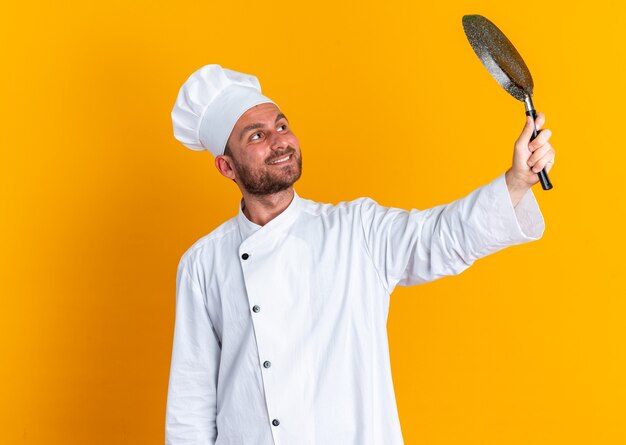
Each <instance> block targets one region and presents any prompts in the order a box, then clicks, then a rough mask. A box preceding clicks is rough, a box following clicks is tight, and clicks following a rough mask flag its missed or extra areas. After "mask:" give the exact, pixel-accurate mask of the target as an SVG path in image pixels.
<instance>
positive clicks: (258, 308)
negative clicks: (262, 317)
mask: <svg viewBox="0 0 626 445" xmlns="http://www.w3.org/2000/svg"><path fill="white" fill-rule="evenodd" d="M252 310H253V311H254V312H259V311H260V310H261V308H260V307H259V306H257V305H256V304H255V305H254V306H252Z"/></svg>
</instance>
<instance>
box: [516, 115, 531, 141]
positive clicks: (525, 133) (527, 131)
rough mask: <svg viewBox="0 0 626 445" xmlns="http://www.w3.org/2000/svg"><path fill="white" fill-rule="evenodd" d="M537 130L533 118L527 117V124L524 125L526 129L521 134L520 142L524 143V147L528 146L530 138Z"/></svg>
mask: <svg viewBox="0 0 626 445" xmlns="http://www.w3.org/2000/svg"><path fill="white" fill-rule="evenodd" d="M534 130H535V123H534V122H533V118H532V116H526V124H525V125H524V129H523V130H522V134H520V136H519V138H518V141H520V142H523V143H524V145H526V146H527V145H528V144H529V143H530V138H531V136H532V135H533V132H534Z"/></svg>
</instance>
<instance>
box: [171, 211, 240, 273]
mask: <svg viewBox="0 0 626 445" xmlns="http://www.w3.org/2000/svg"><path fill="white" fill-rule="evenodd" d="M238 237H239V229H238V226H237V217H233V218H231V219H229V220H228V221H226V222H224V223H222V224H221V225H220V226H218V227H216V228H215V229H214V230H213V231H211V232H210V233H208V234H206V235H204V236H203V237H201V238H199V239H198V240H196V241H195V242H194V243H193V244H192V245H191V246H189V247H188V248H187V250H186V251H185V252H184V253H183V254H182V256H181V257H180V261H179V267H189V266H191V265H192V264H193V263H197V262H198V261H200V260H201V259H202V258H207V257H212V256H213V254H214V253H215V252H217V251H219V250H221V249H223V248H224V247H225V246H228V245H231V244H234V243H235V242H236V239H238Z"/></svg>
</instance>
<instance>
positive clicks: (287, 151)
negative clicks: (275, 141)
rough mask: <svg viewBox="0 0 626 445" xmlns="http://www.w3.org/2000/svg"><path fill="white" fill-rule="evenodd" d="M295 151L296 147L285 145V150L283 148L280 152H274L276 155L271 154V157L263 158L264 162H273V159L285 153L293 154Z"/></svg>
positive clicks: (281, 156) (283, 155)
mask: <svg viewBox="0 0 626 445" xmlns="http://www.w3.org/2000/svg"><path fill="white" fill-rule="evenodd" d="M295 152H296V149H295V148H293V147H292V146H288V147H287V148H286V149H285V150H283V151H282V152H280V153H278V154H276V155H274V156H272V157H271V158H267V159H266V160H265V163H266V164H269V163H270V162H273V161H275V160H277V159H280V158H283V157H285V155H291V154H294V153H295Z"/></svg>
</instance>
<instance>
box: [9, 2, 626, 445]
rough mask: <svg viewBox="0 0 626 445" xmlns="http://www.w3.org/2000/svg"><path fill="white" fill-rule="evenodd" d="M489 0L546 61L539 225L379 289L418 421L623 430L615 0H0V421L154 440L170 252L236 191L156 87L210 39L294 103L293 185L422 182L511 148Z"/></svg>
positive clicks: (517, 107) (469, 174)
mask: <svg viewBox="0 0 626 445" xmlns="http://www.w3.org/2000/svg"><path fill="white" fill-rule="evenodd" d="M470 13H478V14H483V15H485V16H486V17H489V18H490V19H491V20H492V21H494V23H496V24H497V25H498V26H499V27H500V28H501V29H502V30H503V31H504V32H505V33H506V34H507V36H508V37H509V38H510V39H511V40H512V41H513V42H514V43H515V45H516V47H517V49H518V50H519V52H520V53H521V54H522V55H523V56H524V58H525V60H526V62H527V64H528V65H529V67H530V69H531V72H532V73H533V77H534V79H535V96H534V99H535V105H536V107H537V109H538V110H541V111H543V112H545V113H546V116H547V124H546V126H547V127H549V128H551V129H552V131H553V133H554V136H553V138H552V141H551V142H552V143H553V146H554V147H555V149H556V151H557V156H556V163H555V166H554V168H553V169H552V171H551V173H550V177H551V179H552V181H553V183H554V186H555V187H554V189H553V190H552V191H549V192H544V191H542V190H541V188H540V186H539V185H537V186H535V188H534V189H533V190H534V192H535V195H536V196H537V199H538V201H539V203H540V207H541V209H542V212H543V215H544V217H545V220H546V231H545V234H544V237H543V238H542V239H541V240H540V241H538V242H534V243H529V244H525V245H521V246H516V247H512V248H510V249H506V250H504V251H502V252H499V253H496V254H494V255H492V256H490V257H487V258H484V259H481V260H479V261H477V262H476V264H474V266H472V267H471V268H470V269H469V270H467V271H466V272H464V273H463V274H461V275H460V276H457V277H452V278H444V279H442V280H439V281H435V282H432V283H428V284H425V285H422V286H417V287H413V288H403V289H400V288H399V289H398V290H397V291H396V292H395V293H394V295H393V296H392V303H391V308H390V315H389V323H388V330H389V335H390V347H391V355H392V368H393V376H394V382H395V389H396V395H397V401H398V408H399V411H400V418H401V423H402V428H403V433H404V437H405V442H406V443H407V444H424V445H441V444H481V445H502V444H520V445H521V444H524V445H527V444H551V445H553V444H603V445H608V444H624V443H626V424H625V420H626V408H625V407H626V384H625V377H624V376H625V375H626V359H625V357H626V355H625V352H626V348H625V346H624V344H625V340H626V329H625V328H624V319H625V318H626V317H625V316H626V304H625V301H624V300H625V298H624V297H625V296H626V292H624V287H625V286H624V284H623V283H622V281H621V279H620V275H621V276H622V277H623V271H622V270H621V269H622V266H623V264H624V260H623V255H624V249H625V248H626V242H625V241H624V235H623V230H622V227H623V216H624V210H623V205H624V192H625V191H626V190H625V187H624V185H623V180H624V174H623V165H624V161H625V160H626V159H625V158H626V155H625V154H624V149H623V147H624V143H623V137H622V131H623V128H624V125H623V120H624V112H623V106H624V103H626V100H625V99H626V97H625V96H626V95H625V93H624V89H623V85H622V84H623V82H624V78H625V77H624V74H625V73H624V67H625V62H624V61H625V60H626V58H625V57H624V56H625V54H624V49H623V48H624V43H625V42H626V31H625V30H624V28H625V27H624V23H625V22H626V10H625V7H624V6H623V3H621V2H617V1H612V2H611V1H606V0H598V1H595V2H593V5H592V4H591V3H589V2H579V3H576V2H574V3H571V2H564V1H560V2H530V3H529V2H526V3H522V2H517V3H512V2H504V1H486V0H485V1H473V2H467V1H446V2H432V3H427V4H419V3H417V2H414V1H408V0H404V1H400V0H390V1H386V2H382V1H378V2H368V1H366V2H356V1H353V2H337V1H326V0H322V1H318V2H307V3H295V4H289V3H276V2H253V1H250V0H242V1H240V2H236V3H234V4H229V3H228V2H219V3H217V2H207V1H205V2H190V1H184V2H176V3H174V2H171V3H169V4H166V3H158V2H157V3H155V2H146V1H136V2H129V1H124V2H121V1H106V2H81V3H79V2H74V3H73V4H72V3H70V2H63V3H61V2H26V3H18V2H13V3H10V4H6V5H3V13H2V15H1V18H0V36H1V38H2V42H3V50H2V70H1V71H0V88H1V91H0V92H1V97H2V104H3V106H2V111H1V112H0V113H1V116H0V117H1V121H0V122H1V125H2V132H1V133H0V138H1V141H2V143H1V147H2V162H1V163H0V168H1V171H0V203H1V205H2V218H0V227H1V236H2V238H1V239H0V242H1V243H2V249H1V252H2V255H1V257H0V274H1V276H0V283H1V284H0V286H1V288H0V294H1V297H2V299H1V302H2V310H1V311H0V329H1V331H0V333H1V336H0V345H1V351H2V366H0V378H1V380H2V385H1V391H2V392H1V394H0V400H1V401H2V404H1V408H0V410H1V411H0V431H1V433H0V442H2V443H3V444H42V445H43V444H46V445H56V444H63V445H70V444H81V445H83V444H97V445H99V444H102V445H105V444H106V445H111V444H115V445H117V444H135V445H136V444H139V445H143V444H146V445H148V444H161V443H163V437H164V415H165V402H166V395H167V382H168V375H169V363H170V354H171V342H172V334H173V322H174V299H175V289H174V285H175V275H176V266H177V263H178V260H179V258H180V256H181V255H182V253H183V252H184V251H185V250H186V249H187V247H189V246H190V245H191V243H193V242H194V241H195V240H196V239H198V238H199V237H201V236H202V235H204V234H206V233H208V232H210V231H211V230H212V229H213V228H215V227H216V226H217V225H219V224H220V223H221V222H222V221H224V220H226V219H228V218H230V217H231V216H233V215H234V214H235V213H236V211H237V204H238V199H239V194H238V190H237V189H236V188H235V186H234V185H233V184H232V183H230V182H229V181H226V180H225V179H224V178H223V177H221V176H220V175H219V174H218V173H217V171H216V170H215V168H214V166H213V162H212V158H211V156H210V155H209V154H208V153H207V152H204V153H196V152H192V151H190V150H187V149H185V148H184V147H183V146H182V145H181V144H180V143H178V142H177V141H176V140H175V139H174V137H173V135H172V128H171V120H170V111H171V108H172V105H173V103H174V100H175V97H176V94H177V92H178V88H179V87H180V85H181V84H182V83H183V82H184V80H185V79H186V78H187V76H189V74H191V72H193V71H194V70H196V69H197V68H199V67H200V66H202V65H205V64H207V63H219V64H221V65H222V66H225V67H228V68H232V69H235V70H238V71H242V72H246V73H252V74H254V75H256V76H257V77H258V78H259V79H260V81H261V85H262V86H263V92H264V93H265V94H267V95H268V96H269V97H271V98H272V99H274V100H275V101H276V102H277V103H278V104H279V105H280V106H281V108H282V109H283V111H284V112H285V113H286V114H287V116H288V118H289V120H290V122H291V125H292V128H293V130H294V132H295V133H296V135H298V137H299V140H300V143H301V146H302V149H303V156H304V174H303V177H302V179H301V181H300V182H299V183H298V184H297V190H298V193H299V194H300V195H301V196H303V197H306V198H310V199H314V200H318V201H325V202H339V201H343V200H350V199H354V198H357V197H359V196H370V197H372V198H374V199H376V200H377V201H378V202H380V203H381V204H385V205H389V206H397V207H403V208H411V207H414V208H427V207H431V206H434V205H437V204H442V203H444V202H449V201H451V200H453V199H456V198H459V197H461V196H463V195H465V194H467V193H469V192H470V191H471V190H473V189H474V188H476V187H478V186H480V185H482V184H484V183H486V182H488V181H490V180H492V179H493V178H495V177H496V176H497V175H499V174H500V173H502V172H504V171H505V170H506V169H507V168H508V167H509V165H510V162H511V158H512V150H513V149H512V147H513V142H514V140H515V139H516V138H517V136H518V134H519V132H520V131H521V128H522V126H523V123H524V108H523V105H522V103H520V102H517V101H515V100H514V99H513V98H511V97H509V96H508V95H507V94H506V93H505V92H504V90H502V89H501V88H500V87H499V86H498V85H497V84H496V83H495V82H494V81H493V80H492V79H491V78H490V76H489V75H488V73H487V72H486V70H485V69H484V68H483V67H482V65H481V64H480V62H479V61H478V59H477V58H476V56H475V55H474V53H473V51H472V50H471V48H470V46H469V44H468V43H467V41H466V38H465V35H464V33H463V30H462V27H461V17H462V16H463V15H464V14H470Z"/></svg>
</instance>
